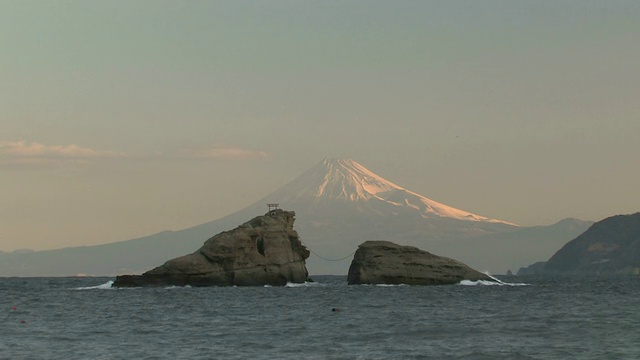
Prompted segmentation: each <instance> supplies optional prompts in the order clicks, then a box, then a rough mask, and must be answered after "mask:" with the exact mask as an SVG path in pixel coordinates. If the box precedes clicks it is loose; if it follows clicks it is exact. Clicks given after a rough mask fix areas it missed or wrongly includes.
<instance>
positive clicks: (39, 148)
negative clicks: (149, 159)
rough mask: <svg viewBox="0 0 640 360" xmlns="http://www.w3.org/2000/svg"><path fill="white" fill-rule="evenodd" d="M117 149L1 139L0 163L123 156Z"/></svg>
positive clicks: (56, 161) (44, 162) (45, 161)
mask: <svg viewBox="0 0 640 360" xmlns="http://www.w3.org/2000/svg"><path fill="white" fill-rule="evenodd" d="M122 157H126V155H125V154H122V153H118V152H115V151H98V150H94V149H89V148H83V147H80V146H78V145H74V144H71V145H45V144H40V143H35V142H32V143H27V142H25V141H0V163H10V164H26V165H29V164H33V165H37V164H52V163H60V162H75V163H81V162H87V161H89V160H91V159H99V158H122Z"/></svg>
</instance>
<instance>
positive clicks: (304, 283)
mask: <svg viewBox="0 0 640 360" xmlns="http://www.w3.org/2000/svg"><path fill="white" fill-rule="evenodd" d="M310 286H322V284H321V283H319V282H308V281H307V282H303V283H291V282H288V283H287V285H285V286H284V287H288V288H296V287H310Z"/></svg>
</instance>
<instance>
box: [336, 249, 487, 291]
mask: <svg viewBox="0 0 640 360" xmlns="http://www.w3.org/2000/svg"><path fill="white" fill-rule="evenodd" d="M462 280H471V281H477V280H487V281H494V280H493V279H492V278H491V277H489V276H488V275H486V274H483V273H481V272H479V271H476V270H474V269H472V268H470V267H469V266H467V265H465V264H463V263H461V262H459V261H457V260H453V259H450V258H446V257H442V256H437V255H434V254H431V253H429V252H426V251H423V250H420V249H418V248H416V247H413V246H401V245H397V244H395V243H392V242H389V241H366V242H364V243H363V244H361V245H360V246H359V247H358V250H357V251H356V253H355V255H354V257H353V261H352V262H351V266H350V267H349V274H348V277H347V281H348V283H349V285H355V284H396V285H399V284H406V285H445V284H457V283H459V282H460V281H462Z"/></svg>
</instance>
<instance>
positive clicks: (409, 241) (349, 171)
mask: <svg viewBox="0 0 640 360" xmlns="http://www.w3.org/2000/svg"><path fill="white" fill-rule="evenodd" d="M272 203H277V204H279V207H280V208H282V209H285V210H293V211H295V212H296V223H295V225H294V228H295V229H296V230H297V231H298V233H299V235H300V238H301V240H302V241H303V242H304V243H305V245H306V246H307V247H308V248H309V249H310V250H311V253H312V256H311V257H310V258H309V259H308V260H307V268H308V269H309V272H310V274H346V273H347V270H348V267H349V264H350V262H351V258H352V256H351V255H352V254H353V253H354V252H355V250H356V249H357V247H358V245H360V244H361V243H363V242H364V241H367V240H388V241H393V242H396V243H398V244H401V245H413V246H417V247H419V248H421V249H423V250H427V251H429V252H432V253H434V254H437V255H442V256H448V257H451V258H455V259H457V260H460V261H463V262H465V263H466V264H468V265H470V266H471V267H473V268H476V269H479V270H489V271H492V272H495V271H502V272H504V271H506V270H507V269H508V268H516V269H517V268H518V267H520V266H525V265H527V264H530V263H533V262H535V261H540V260H544V259H547V258H549V256H551V255H552V253H553V252H554V251H555V250H556V249H557V248H559V247H560V246H562V245H563V244H564V243H566V242H567V241H569V240H571V239H572V238H574V237H576V236H577V235H579V234H580V233H582V231H584V230H586V227H587V226H588V225H589V224H590V223H587V222H580V223H579V224H577V225H575V226H571V227H568V226H565V224H564V223H562V222H561V223H558V224H556V225H551V226H541V227H533V228H522V227H519V226H517V225H514V224H512V223H510V222H508V221H503V220H497V219H491V218H489V217H485V216H481V215H477V214H473V213H470V212H467V211H464V210H460V209H456V208H453V207H451V206H447V205H445V204H443V203H440V202H437V201H434V200H431V199H429V198H427V197H425V196H422V195H420V194H417V193H415V192H413V191H410V190H407V189H405V188H403V187H401V186H399V185H396V184H394V183H393V182H391V181H388V180H386V179H384V178H382V177H381V176H379V175H377V174H375V173H374V172H372V171H370V170H368V169H367V168H365V167H364V166H362V165H360V164H358V163H357V162H355V161H353V160H348V159H325V160H323V161H322V162H320V163H318V164H317V165H315V166H314V167H312V168H311V169H309V170H308V171H306V172H304V173H303V174H302V175H300V176H299V177H297V178H295V179H293V180H292V181H291V182H289V183H288V184H285V185H283V186H282V187H280V188H279V189H277V190H275V191H274V192H272V193H271V194H269V195H267V196H265V197H264V198H262V199H260V200H258V201H257V202H255V203H254V204H252V205H250V206H248V207H246V208H244V209H242V210H240V211H237V212H235V213H232V214H230V215H227V216H225V217H223V218H221V219H218V220H214V221H211V222H208V223H204V224H201V225H197V226H194V227H191V228H187V229H184V230H180V231H164V232H161V233H158V234H154V235H150V236H146V237H143V238H139V239H133V240H127V241H120V242H117V243H112V244H104V245H98V246H86V247H73V248H66V249H58V250H50V251H36V252H32V253H28V254H0V276H41V275H49V276H61V275H75V274H79V273H83V274H91V275H114V274H123V273H125V274H126V273H129V274H131V273H142V272H144V271H146V270H149V269H150V268H153V267H155V266H158V265H160V264H162V263H164V262H165V261H167V260H169V259H171V258H174V257H177V256H181V255H185V254H188V253H191V252H193V251H195V250H196V249H198V248H199V247H200V246H201V245H202V243H203V242H204V241H206V240H207V239H208V238H210V237H211V236H213V235H216V234H218V233H220V232H222V231H227V230H231V229H233V228H235V227H236V226H238V225H240V224H242V223H244V222H245V221H247V220H249V219H252V218H253V217H255V216H257V215H261V214H264V213H266V212H267V210H268V209H267V204H272ZM576 221H577V220H576ZM334 260H335V261H334Z"/></svg>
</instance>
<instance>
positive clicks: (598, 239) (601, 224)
mask: <svg viewBox="0 0 640 360" xmlns="http://www.w3.org/2000/svg"><path fill="white" fill-rule="evenodd" d="M639 272H640V213H635V214H630V215H616V216H611V217H608V218H606V219H604V220H601V221H598V222H597V223H595V224H593V225H592V226H591V227H589V229H588V230H587V231H585V232H584V233H582V234H580V235H579V236H577V237H576V238H575V239H573V240H571V241H569V242H567V243H566V244H564V246H562V247H561V248H560V250H558V251H557V252H556V253H555V254H553V256H551V258H549V261H547V262H546V263H538V264H534V265H531V266H529V267H528V268H524V269H521V271H519V273H551V274H552V273H582V274H600V273H616V274H638V273H639Z"/></svg>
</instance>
